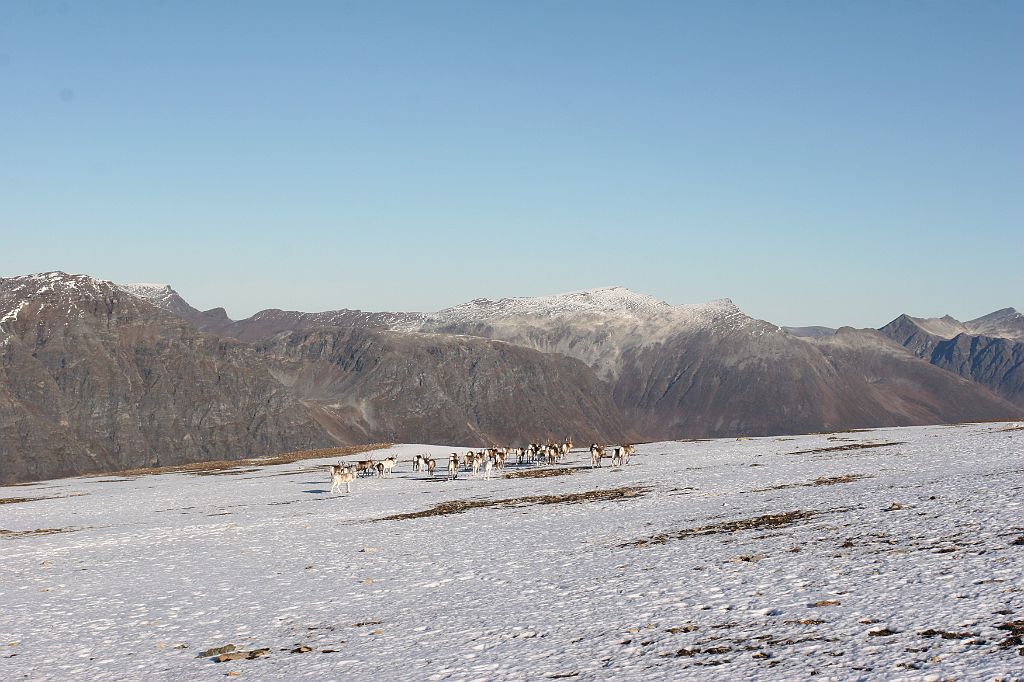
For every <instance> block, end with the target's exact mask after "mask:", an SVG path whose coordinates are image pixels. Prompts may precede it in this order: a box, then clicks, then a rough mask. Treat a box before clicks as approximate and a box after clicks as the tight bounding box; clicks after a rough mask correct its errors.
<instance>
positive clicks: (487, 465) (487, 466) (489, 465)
mask: <svg viewBox="0 0 1024 682" xmlns="http://www.w3.org/2000/svg"><path fill="white" fill-rule="evenodd" d="M492 469H494V462H493V461H492V460H491V458H490V457H485V458H484V480H488V479H490V477H491V470H492Z"/></svg>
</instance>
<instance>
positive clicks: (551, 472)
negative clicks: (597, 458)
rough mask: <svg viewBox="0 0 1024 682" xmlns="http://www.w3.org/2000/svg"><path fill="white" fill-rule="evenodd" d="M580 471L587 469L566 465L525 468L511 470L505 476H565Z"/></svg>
mask: <svg viewBox="0 0 1024 682" xmlns="http://www.w3.org/2000/svg"><path fill="white" fill-rule="evenodd" d="M578 471H586V469H583V468H580V467H565V468H562V469H524V470H522V471H510V472H509V473H507V474H505V478H549V477H551V476H565V475H567V474H575V473H576V472H578Z"/></svg>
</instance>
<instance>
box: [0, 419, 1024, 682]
mask: <svg viewBox="0 0 1024 682" xmlns="http://www.w3.org/2000/svg"><path fill="white" fill-rule="evenodd" d="M1015 426H1016V425H1013V424H979V425H965V426H933V427H913V428H903V429H885V430H873V431H865V432H846V433H837V434H823V435H808V436H797V437H784V438H752V439H744V440H735V439H723V440H714V441H699V442H671V443H652V444H645V445H641V446H639V447H638V449H637V454H636V455H634V458H633V459H632V460H631V462H630V464H629V465H628V466H626V467H617V468H611V467H609V466H608V461H607V460H605V466H604V467H603V468H601V469H596V470H591V469H590V467H589V453H585V452H574V453H572V456H571V459H570V461H569V462H568V463H567V464H564V465H561V466H556V467H553V468H554V469H558V470H560V471H571V472H572V473H566V474H563V475H556V476H550V477H544V478H496V479H493V480H490V481H484V480H482V479H469V478H468V474H467V473H461V474H460V477H459V479H458V480H455V481H444V480H441V477H439V478H438V480H434V481H431V480H429V479H428V477H427V476H426V475H425V474H419V473H415V474H414V473H412V472H411V460H412V456H413V455H414V454H415V453H417V452H429V453H431V456H433V457H436V458H438V461H439V468H440V465H441V463H442V462H443V461H444V459H446V458H447V455H448V454H449V453H450V452H451V451H452V450H451V448H446V447H436V446H420V445H401V446H396V447H394V448H391V449H390V450H389V451H378V452H375V453H373V455H374V457H375V458H377V459H380V458H383V457H384V456H386V455H387V454H396V455H397V456H398V457H399V458H400V463H399V465H398V468H397V473H396V475H395V477H394V478H393V479H384V480H382V479H357V480H356V482H355V483H354V484H353V491H352V493H351V494H349V495H346V494H344V493H342V494H341V495H330V494H329V493H328V489H329V487H330V483H329V480H328V475H327V472H326V466H325V465H326V464H329V463H334V461H335V460H320V461H316V460H314V461H305V462H297V463H294V464H289V465H280V466H268V467H262V468H259V467H254V468H244V469H238V470H233V471H230V472H219V473H217V474H215V475H209V474H207V475H193V474H164V475H152V476H141V477H137V478H132V479H124V478H119V477H116V476H112V477H104V478H78V479H65V480H60V481H49V482H44V483H41V484H36V485H29V486H12V487H6V488H0V499H3V500H5V501H7V500H11V499H17V498H29V499H35V501H26V502H17V501H13V502H7V503H6V504H2V505H0V528H2V529H4V531H0V556H2V559H0V605H2V609H0V679H4V680H15V679H32V680H44V679H52V680H68V679H74V680H78V679H82V680H85V679H90V680H92V679H96V680H122V679H141V678H146V679H167V680H212V679H222V678H223V677H224V676H225V675H226V674H227V673H229V672H234V673H237V674H238V675H237V676H239V677H243V678H253V679H280V680H298V679H339V680H349V679H352V680H354V679H360V680H365V679H388V680H399V679H413V680H424V679H429V680H435V679H436V680H448V679H450V680H478V679H479V680H490V679H495V680H497V679H515V680H519V679H522V680H525V679H531V680H533V679H544V678H546V677H547V678H555V679H560V678H567V679H577V680H586V679H649V680H678V679H708V678H709V677H716V678H721V679H780V678H784V679H792V678H802V677H806V676H809V675H811V674H812V672H813V673H817V675H818V676H820V677H823V678H826V679H827V678H836V679H945V678H949V677H956V678H969V679H1024V655H1021V652H1020V651H1019V650H1020V649H1022V648H1024V645H1020V644H1014V643H1013V642H1012V637H1013V635H1012V631H1011V630H1008V629H1000V626H1005V624H1007V623H1013V622H1020V621H1021V620H1022V618H1024V615H1022V613H1024V579H1022V578H1021V576H1022V575H1024V513H1022V507H1021V501H1020V500H1021V499H1024V495H1022V490H1024V447H1022V446H1024V429H1019V428H1014V427H1015ZM458 451H459V453H460V454H462V453H464V451H465V449H464V448H459V449H458ZM585 460H586V461H587V462H588V463H586V464H585V463H584V461H585ZM524 468H530V467H524ZM537 468H538V469H541V468H546V467H537ZM515 470H516V467H514V466H510V467H508V472H512V471H515ZM36 498H51V499H36ZM444 503H448V507H446V508H442V510H441V511H444V510H448V511H456V513H447V514H443V513H439V512H435V513H432V514H427V515H422V516H418V517H414V518H401V519H397V520H383V519H384V517H388V516H397V515H403V514H406V515H408V514H416V513H419V512H430V510H435V509H436V508H437V506H438V505H441V504H444ZM453 503H455V504H453ZM458 503H467V504H458ZM469 503H472V504H476V505H479V506H476V507H471V508H467V509H465V511H461V512H457V509H459V508H460V507H466V506H468V504H469ZM47 529H53V531H47ZM40 531H43V532H40ZM56 531H60V532H56ZM228 644H232V645H235V646H236V647H237V649H239V650H242V651H253V650H257V649H264V648H265V649H268V650H269V651H268V652H266V655H263V656H260V657H258V658H255V659H253V660H237V661H229V662H223V663H218V662H214V660H213V657H212V656H207V657H200V656H198V655H197V654H199V653H200V652H202V651H204V650H208V649H210V648H213V647H221V646H224V645H228ZM304 649H308V651H305V650H304ZM293 652H294V653H293Z"/></svg>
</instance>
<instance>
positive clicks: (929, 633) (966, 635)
mask: <svg viewBox="0 0 1024 682" xmlns="http://www.w3.org/2000/svg"><path fill="white" fill-rule="evenodd" d="M917 634H919V635H921V636H922V637H941V638H942V639H970V638H971V637H977V636H978V634H977V633H975V632H950V631H949V630H934V629H932V628H928V629H927V630H922V631H921V632H919V633H917Z"/></svg>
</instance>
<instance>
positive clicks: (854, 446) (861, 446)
mask: <svg viewBox="0 0 1024 682" xmlns="http://www.w3.org/2000/svg"><path fill="white" fill-rule="evenodd" d="M905 443H906V441H897V440H894V441H889V442H887V443H850V444H849V445H835V446H833V447H830V448H813V449H811V450H797V451H795V452H788V453H786V454H788V455H817V454H819V453H822V452H847V451H849V450H870V449H871V448H887V447H889V446H891V445H904V444H905Z"/></svg>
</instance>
